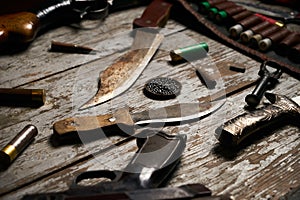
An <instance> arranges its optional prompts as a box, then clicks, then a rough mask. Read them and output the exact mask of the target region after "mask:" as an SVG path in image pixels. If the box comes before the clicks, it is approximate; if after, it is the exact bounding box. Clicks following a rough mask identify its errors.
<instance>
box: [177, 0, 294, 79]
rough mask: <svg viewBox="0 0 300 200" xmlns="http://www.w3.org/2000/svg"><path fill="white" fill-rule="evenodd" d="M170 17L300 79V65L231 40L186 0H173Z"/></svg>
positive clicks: (221, 27)
mask: <svg viewBox="0 0 300 200" xmlns="http://www.w3.org/2000/svg"><path fill="white" fill-rule="evenodd" d="M172 17H173V18H174V19H175V20H177V21H179V22H181V23H183V24H185V25H187V26H189V27H190V28H193V29H194V30H196V31H198V32H201V33H202V34H205V35H207V36H208V37H211V38H212V39H216V40H218V41H220V42H221V43H223V44H225V45H226V46H229V47H231V48H233V49H235V50H237V51H239V52H241V53H243V54H245V55H247V56H249V57H251V58H253V59H255V60H257V61H260V62H262V61H272V63H274V64H275V65H278V66H279V67H281V68H282V70H283V71H284V72H286V73H289V74H290V75H293V76H297V77H298V78H299V77H300V63H294V62H292V61H290V60H289V59H288V58H286V57H282V56H279V55H277V54H276V53H275V52H274V51H269V52H266V53H263V52H260V51H258V50H255V49H252V48H249V47H248V46H246V45H244V44H242V43H239V42H238V41H236V40H233V39H232V38H230V37H228V30H227V28H226V27H223V26H221V25H217V24H215V23H213V22H212V21H210V20H209V19H208V18H207V17H206V16H204V15H202V14H200V13H198V12H197V11H195V9H193V8H192V6H191V5H190V3H189V2H188V1H186V0H174V9H173V15H172ZM278 66H277V67H278Z"/></svg>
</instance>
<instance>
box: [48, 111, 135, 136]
mask: <svg viewBox="0 0 300 200" xmlns="http://www.w3.org/2000/svg"><path fill="white" fill-rule="evenodd" d="M100 128H106V129H113V130H115V131H122V132H123V133H126V134H131V133H132V132H133V128H134V122H133V120H132V119H131V116H130V114H129V112H128V110H127V109H119V110H117V111H116V112H115V113H114V114H105V115H99V116H81V117H70V118H66V119H63V120H60V121H57V122H55V123H54V124H53V131H54V133H56V134H58V135H64V134H68V133H74V132H75V133H76V132H88V131H93V130H97V129H100Z"/></svg>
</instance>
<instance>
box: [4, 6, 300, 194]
mask: <svg viewBox="0 0 300 200" xmlns="http://www.w3.org/2000/svg"><path fill="white" fill-rule="evenodd" d="M143 11H144V7H139V8H133V9H129V10H125V11H120V12H116V13H112V14H110V15H109V16H108V17H107V18H106V19H105V20H104V21H103V22H102V23H101V24H100V26H98V27H97V28H94V29H92V30H78V29H73V28H70V27H59V28H56V29H52V30H50V31H48V32H46V33H44V34H42V35H41V36H39V37H38V38H36V40H35V41H34V42H33V43H32V44H31V45H30V46H29V48H28V49H27V50H25V51H23V52H20V53H18V54H14V55H2V56H1V57H0V71H1V72H0V86H1V87H2V88H30V89H33V88H37V89H45V91H46V102H45V104H44V105H43V106H41V107H39V108H19V107H17V108H13V107H0V111H1V116H0V119H1V120H0V131H1V134H0V147H1V148H3V147H4V146H5V145H6V144H7V143H8V142H9V141H10V140H11V139H12V138H13V137H14V136H15V135H16V134H17V133H18V132H19V131H20V130H21V129H22V128H23V127H25V126H26V125H27V124H33V125H35V126H36V127H37V128H38V135H37V137H36V138H35V140H34V141H33V143H31V144H30V145H29V146H28V148H26V149H25V150H24V152H22V154H21V155H20V156H19V157H17V159H16V160H15V161H14V162H13V163H12V164H11V166H10V167H9V168H8V169H7V170H5V171H2V172H0V199H20V198H21V197H22V196H23V195H25V194H30V193H37V192H59V191H63V190H66V189H68V187H69V186H70V184H71V182H72V180H73V179H74V177H75V176H76V175H78V174H79V173H81V172H84V171H87V170H97V169H107V170H121V169H123V168H124V167H125V166H126V165H127V163H128V162H129V161H130V159H131V158H132V156H133V155H134V153H135V152H136V150H137V147H136V143H135V140H131V141H129V142H127V143H125V144H123V145H120V146H115V147H114V148H108V147H110V146H112V145H113V144H115V143H117V142H119V141H121V140H124V139H125V138H124V137H121V136H113V137H109V138H102V139H95V140H93V141H89V142H86V141H83V142H80V143H76V142H74V141H68V143H69V144H63V145H62V144H53V142H51V136H52V134H53V129H52V126H53V123H54V122H56V121H58V120H62V119H64V118H67V117H71V116H83V115H97V114H98V115H99V114H106V113H112V112H113V111H115V110H116V109H118V108H122V107H124V106H129V109H130V111H131V112H132V113H134V112H139V111H143V110H147V109H150V108H158V107H162V106H165V105H172V104H175V103H190V102H196V101H197V100H198V99H200V100H202V101H207V100H208V99H210V97H211V96H213V95H214V93H215V92H216V91H215V90H209V89H207V88H206V87H205V85H204V84H203V83H202V82H201V81H200V79H199V77H198V76H197V75H196V73H195V68H194V66H193V65H191V63H181V64H179V65H171V64H170V62H169V61H170V56H169V52H170V50H173V49H176V48H180V47H184V46H187V45H189V44H195V43H199V42H206V43H207V44H208V46H209V53H208V57H206V58H203V59H202V60H201V62H200V63H201V65H212V66H215V67H217V69H218V71H219V72H220V75H221V80H222V84H223V85H222V88H221V89H219V90H221V91H223V92H226V94H227V96H226V103H225V104H224V105H223V106H222V107H221V108H220V109H219V110H217V111H216V112H215V113H213V114H212V115H209V116H207V117H205V118H203V119H201V120H197V121H193V122H190V123H182V124H179V125H174V126H168V127H164V128H162V130H163V131H165V132H166V133H168V134H185V135H186V136H187V144H186V149H185V151H184V153H183V156H182V159H181V163H180V165H179V167H178V169H177V170H176V171H175V172H174V174H173V175H172V177H171V178H170V181H169V182H168V184H167V186H168V187H175V186H180V185H183V184H188V183H202V184H204V185H205V186H207V187H208V188H210V189H211V190H212V192H213V194H214V195H220V194H225V193H229V194H231V195H232V197H233V198H235V199H279V198H280V197H282V196H284V195H287V194H288V193H291V192H292V191H294V190H298V194H299V189H300V174H299V171H298V170H300V154H299V149H300V138H299V133H300V129H299V127H296V126H294V125H285V126H282V127H279V128H278V129H276V130H272V131H271V132H262V133H259V134H264V135H265V136H264V137H261V138H260V139H258V140H255V141H253V142H251V143H249V144H247V145H245V146H243V148H240V149H239V150H238V151H236V152H235V154H234V155H232V156H226V154H225V153H224V152H226V149H224V148H221V147H220V145H219V144H218V140H217V139H216V137H215V130H216V128H217V127H218V126H220V125H221V124H222V123H223V122H225V121H227V120H229V119H231V118H233V117H235V116H237V115H239V114H241V113H244V112H245V109H244V106H245V100H244V99H245V96H246V95H247V94H249V93H251V92H252V91H253V89H254V87H255V81H256V80H257V79H258V77H259V76H258V74H257V73H258V70H259V66H260V63H259V62H257V61H255V60H253V59H251V58H249V57H247V56H245V55H243V54H241V53H239V52H237V51H235V50H233V49H231V48H229V47H227V46H225V45H223V44H221V43H219V42H217V41H215V40H213V39H211V38H209V37H207V36H205V35H203V34H201V33H199V32H195V31H193V30H190V29H188V28H187V27H186V26H184V25H182V24H179V23H178V22H176V21H174V20H172V19H170V20H169V21H168V22H167V25H166V27H165V28H164V30H163V31H162V32H163V33H164V36H165V38H164V40H163V43H162V45H161V47H160V49H159V51H158V52H157V53H156V55H155V56H154V58H153V59H152V60H151V62H150V63H149V65H148V66H147V68H146V69H145V70H144V72H143V73H142V75H141V76H140V77H139V78H138V80H137V81H136V82H135V83H134V85H133V86H132V87H131V88H130V89H129V90H128V91H126V92H125V93H124V94H122V95H120V96H118V97H117V98H115V99H113V100H111V101H109V102H107V103H104V104H101V105H99V106H96V107H94V108H91V109H89V110H85V111H79V110H78V108H79V107H80V106H81V105H82V104H83V103H85V102H86V101H87V100H88V99H90V98H91V97H92V96H93V95H94V94H95V93H96V91H97V86H98V77H99V73H100V72H101V71H103V70H104V69H105V68H106V67H107V66H109V65H110V64H111V63H113V61H115V60H116V59H117V58H118V57H119V56H120V55H122V54H123V53H124V52H125V51H126V50H128V47H130V45H131V42H132V38H131V37H130V36H129V33H130V31H131V30H132V21H133V19H135V18H137V17H139V16H141V14H142V12H143ZM90 23H91V25H95V24H97V22H90ZM52 40H56V41H61V42H71V43H75V44H81V45H85V46H89V47H91V48H94V49H97V50H99V52H98V53H97V54H95V55H80V54H66V53H54V52H49V51H48V49H49V45H50V42H51V41H52ZM229 66H238V67H244V68H245V69H246V71H245V73H241V72H235V71H232V70H230V69H229ZM158 76H162V77H171V78H174V79H176V80H178V81H179V82H180V83H181V84H182V91H181V93H180V95H179V96H178V97H177V98H175V99H172V100H166V101H156V100H151V99H149V98H147V97H146V96H145V95H144V94H143V91H142V90H143V87H144V84H145V82H146V81H147V80H149V79H151V78H154V77H158ZM272 92H274V93H277V94H283V95H286V96H288V97H294V96H297V95H300V90H299V79H297V78H295V77H293V76H291V75H289V74H286V73H284V74H283V75H282V77H281V78H280V79H279V84H278V85H277V86H276V87H275V88H274V89H273V90H272ZM263 101H264V102H266V100H265V99H263ZM99 151H101V153H98V154H96V152H99Z"/></svg>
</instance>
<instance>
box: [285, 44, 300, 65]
mask: <svg viewBox="0 0 300 200" xmlns="http://www.w3.org/2000/svg"><path fill="white" fill-rule="evenodd" d="M288 58H289V59H290V60H291V61H293V62H295V63H300V43H298V44H296V45H295V46H293V48H292V49H291V51H290V53H289V56H288Z"/></svg>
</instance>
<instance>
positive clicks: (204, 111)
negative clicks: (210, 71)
mask: <svg viewBox="0 0 300 200" xmlns="http://www.w3.org/2000/svg"><path fill="white" fill-rule="evenodd" d="M225 101H226V100H225V99H221V100H218V101H214V102H206V103H182V104H175V105H171V106H167V107H162V108H158V109H154V110H147V111H143V112H139V113H132V114H131V117H132V119H133V121H134V122H135V125H141V124H148V123H171V122H183V121H188V120H194V119H199V118H202V117H205V116H207V115H209V114H211V113H213V112H215V111H216V110H218V109H219V108H220V107H222V106H223V105H224V103H225Z"/></svg>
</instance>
